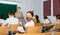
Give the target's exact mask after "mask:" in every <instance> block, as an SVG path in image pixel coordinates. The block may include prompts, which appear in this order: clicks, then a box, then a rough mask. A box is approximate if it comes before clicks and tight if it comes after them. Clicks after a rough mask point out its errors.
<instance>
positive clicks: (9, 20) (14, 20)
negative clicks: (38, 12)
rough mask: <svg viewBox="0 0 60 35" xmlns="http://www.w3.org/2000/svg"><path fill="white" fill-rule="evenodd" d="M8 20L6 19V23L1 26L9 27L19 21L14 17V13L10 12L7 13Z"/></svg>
mask: <svg viewBox="0 0 60 35" xmlns="http://www.w3.org/2000/svg"><path fill="white" fill-rule="evenodd" d="M8 16H9V18H7V19H6V21H5V22H4V23H3V24H2V26H5V25H8V26H9V25H10V24H18V23H19V20H18V19H17V18H15V17H14V13H13V12H12V11H10V12H9V13H8Z"/></svg>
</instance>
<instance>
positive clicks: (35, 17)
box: [33, 15, 42, 26]
mask: <svg viewBox="0 0 60 35" xmlns="http://www.w3.org/2000/svg"><path fill="white" fill-rule="evenodd" d="M33 21H34V23H35V26H39V25H42V24H41V23H40V20H39V17H38V15H35V16H34V17H33Z"/></svg>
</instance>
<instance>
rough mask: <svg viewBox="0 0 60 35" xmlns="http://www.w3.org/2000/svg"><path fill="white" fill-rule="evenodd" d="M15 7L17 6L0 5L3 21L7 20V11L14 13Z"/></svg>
mask: <svg viewBox="0 0 60 35" xmlns="http://www.w3.org/2000/svg"><path fill="white" fill-rule="evenodd" d="M16 7H17V5H13V4H3V3H0V14H2V15H3V18H4V19H6V18H8V12H9V11H13V12H14V13H15V12H16Z"/></svg>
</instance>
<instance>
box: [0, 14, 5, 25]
mask: <svg viewBox="0 0 60 35" xmlns="http://www.w3.org/2000/svg"><path fill="white" fill-rule="evenodd" d="M4 22H5V20H4V19H3V15H1V14H0V23H2V24H3V23H4Z"/></svg>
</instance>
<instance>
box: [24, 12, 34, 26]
mask: <svg viewBox="0 0 60 35" xmlns="http://www.w3.org/2000/svg"><path fill="white" fill-rule="evenodd" d="M26 15H27V23H26V24H25V27H27V26H35V23H34V21H33V16H34V14H33V11H28V12H27V14H26Z"/></svg>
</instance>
